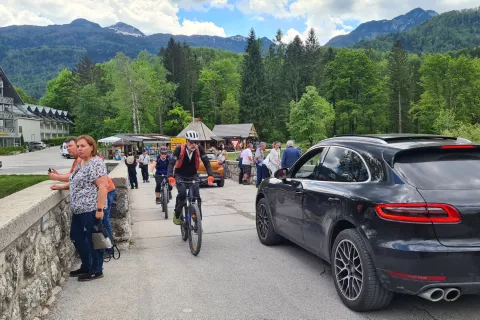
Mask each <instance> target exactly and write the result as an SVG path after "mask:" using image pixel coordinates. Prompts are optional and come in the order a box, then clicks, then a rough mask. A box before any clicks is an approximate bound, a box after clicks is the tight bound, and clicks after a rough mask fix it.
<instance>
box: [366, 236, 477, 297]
mask: <svg viewBox="0 0 480 320" xmlns="http://www.w3.org/2000/svg"><path fill="white" fill-rule="evenodd" d="M403 245H404V246H403V247H401V249H400V248H399V247H397V248H395V249H394V247H395V246H393V247H390V248H388V249H387V248H385V247H382V248H381V249H380V248H378V247H377V248H374V252H375V260H376V261H375V262H376V263H375V264H376V267H377V273H378V276H379V279H380V281H381V282H382V284H383V285H384V286H385V288H387V289H388V290H391V291H394V292H398V293H405V294H411V295H418V294H420V293H422V292H423V291H425V290H427V289H430V288H457V289H460V291H461V293H462V295H463V294H480V248H475V247H466V248H465V247H464V248H458V247H457V248H451V247H445V246H442V245H441V244H440V243H438V242H437V243H434V242H433V241H432V242H430V241H428V242H424V243H421V242H420V243H419V242H416V243H415V244H412V245H410V246H409V245H406V246H405V242H403ZM389 271H390V272H389ZM427 277H428V278H427Z"/></svg>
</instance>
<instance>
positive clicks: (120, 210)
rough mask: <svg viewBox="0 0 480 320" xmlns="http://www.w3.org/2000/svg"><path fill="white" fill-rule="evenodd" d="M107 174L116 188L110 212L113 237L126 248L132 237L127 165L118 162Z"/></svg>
mask: <svg viewBox="0 0 480 320" xmlns="http://www.w3.org/2000/svg"><path fill="white" fill-rule="evenodd" d="M109 175H110V178H112V181H113V183H114V184H115V188H116V195H115V201H114V202H113V204H112V209H111V212H110V217H111V219H110V221H111V224H112V230H113V238H114V239H115V241H116V242H117V245H119V247H120V246H121V247H122V248H126V247H128V245H129V242H130V239H131V238H132V215H131V212H130V184H129V182H128V172H127V166H126V165H125V163H123V162H119V164H118V166H116V167H115V169H114V170H112V171H111V172H110V174H109Z"/></svg>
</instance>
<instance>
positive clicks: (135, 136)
mask: <svg viewBox="0 0 480 320" xmlns="http://www.w3.org/2000/svg"><path fill="white" fill-rule="evenodd" d="M116 137H117V138H120V139H122V141H123V142H124V143H123V144H133V143H135V142H137V143H144V144H145V143H160V144H161V143H169V142H170V137H169V136H163V135H160V134H152V133H124V134H117V135H116Z"/></svg>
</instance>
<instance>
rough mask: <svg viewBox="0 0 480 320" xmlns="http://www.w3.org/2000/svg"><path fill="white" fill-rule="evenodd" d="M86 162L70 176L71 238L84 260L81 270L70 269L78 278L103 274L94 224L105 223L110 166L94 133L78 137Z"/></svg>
mask: <svg viewBox="0 0 480 320" xmlns="http://www.w3.org/2000/svg"><path fill="white" fill-rule="evenodd" d="M77 148H78V156H79V158H81V159H82V161H81V162H80V163H79V164H78V165H77V167H76V168H75V170H74V172H73V173H72V174H71V175H70V208H71V211H72V214H73V217H72V225H71V229H70V238H71V240H72V242H73V244H74V245H75V248H76V249H77V251H78V253H79V255H80V257H81V259H82V265H81V266H80V269H78V270H75V271H72V272H70V276H71V277H78V281H89V280H94V279H98V278H102V277H103V272H102V267H103V250H95V249H94V247H93V242H92V233H93V226H94V225H95V224H98V223H101V221H102V219H103V211H104V210H105V208H106V207H107V193H108V192H107V187H108V180H107V167H106V166H105V163H104V162H103V161H102V159H101V158H99V157H96V155H97V144H96V142H95V140H94V139H93V138H92V137H90V136H80V137H78V138H77Z"/></svg>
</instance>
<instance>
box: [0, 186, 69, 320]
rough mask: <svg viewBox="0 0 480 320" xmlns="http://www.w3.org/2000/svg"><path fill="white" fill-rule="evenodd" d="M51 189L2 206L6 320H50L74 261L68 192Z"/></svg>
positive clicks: (1, 295)
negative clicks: (47, 317)
mask: <svg viewBox="0 0 480 320" xmlns="http://www.w3.org/2000/svg"><path fill="white" fill-rule="evenodd" d="M50 184H51V182H44V183H41V184H38V185H36V186H33V187H30V188H28V189H25V190H22V191H20V192H18V193H16V194H14V195H12V196H9V197H6V198H4V199H1V200H0V208H2V214H1V216H0V234H1V236H0V319H2V320H6V319H12V320H13V319H32V318H34V317H36V316H37V317H38V316H42V315H45V314H46V313H48V308H46V307H47V306H48V305H51V304H52V303H53V301H54V300H55V298H54V296H55V294H56V293H57V292H58V291H60V290H61V289H60V285H61V284H62V283H63V281H65V279H66V278H67V276H68V271H69V270H70V267H71V264H72V260H73V256H74V255H73V254H74V248H73V245H72V243H71V242H70V221H71V214H70V207H69V197H68V192H65V191H61V192H57V191H49V185H50ZM25 200H30V201H31V202H30V205H29V204H28V203H26V202H25ZM35 200H39V201H35ZM12 204H15V205H12ZM12 209H13V210H12ZM22 209H23V210H22ZM15 211H16V212H15ZM15 213H16V214H15Z"/></svg>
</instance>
